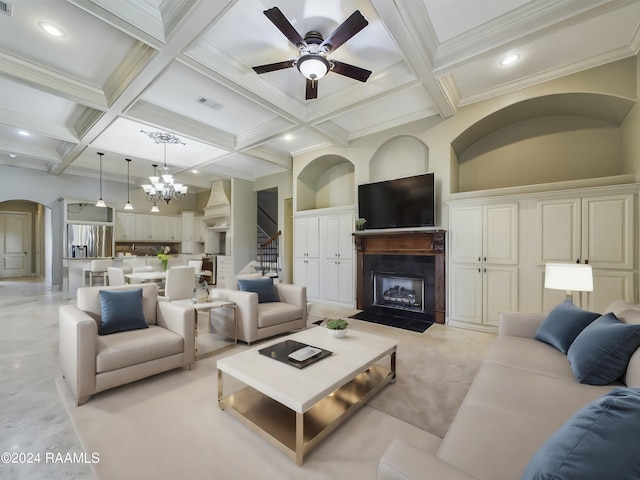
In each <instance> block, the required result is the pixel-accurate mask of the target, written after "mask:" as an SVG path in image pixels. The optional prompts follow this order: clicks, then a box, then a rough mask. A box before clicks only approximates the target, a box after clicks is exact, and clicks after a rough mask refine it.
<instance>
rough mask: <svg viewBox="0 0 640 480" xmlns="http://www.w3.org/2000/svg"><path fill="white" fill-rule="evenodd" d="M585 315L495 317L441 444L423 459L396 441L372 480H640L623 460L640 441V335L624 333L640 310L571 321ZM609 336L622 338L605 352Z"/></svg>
mask: <svg viewBox="0 0 640 480" xmlns="http://www.w3.org/2000/svg"><path fill="white" fill-rule="evenodd" d="M567 307H571V308H569V309H567ZM554 313H555V316H556V318H555V320H556V323H553V322H552V321H551V320H553V318H552V317H553V316H552V314H554ZM586 313H589V312H586ZM586 313H585V312H584V311H579V309H577V307H575V306H573V304H571V305H565V306H558V307H556V309H554V311H552V312H551V313H550V314H549V316H548V317H544V316H540V315H531V314H521V313H503V314H501V316H500V323H499V335H498V336H497V338H496V340H495V342H494V343H493V345H492V346H491V348H490V351H489V352H488V354H487V356H486V357H485V359H484V361H483V363H482V365H481V367H480V369H479V371H478V374H477V376H476V377H475V379H474V381H473V382H472V385H471V387H470V389H469V391H468V393H467V395H466V397H465V399H464V401H463V403H462V405H461V407H460V409H459V411H458V412H457V414H456V417H455V418H454V420H453V422H452V424H451V426H450V428H449V430H448V431H447V433H446V435H445V437H444V438H443V439H440V438H437V437H435V436H434V437H433V438H432V439H431V445H430V446H428V447H427V449H428V451H425V450H420V449H418V448H417V447H415V446H413V445H410V444H408V443H406V442H404V441H402V440H399V439H396V440H394V441H393V443H392V444H391V445H390V446H389V448H388V449H387V450H386V452H385V454H384V455H383V457H382V458H381V460H380V462H379V467H378V479H379V480H397V479H404V480H406V479H433V480H472V479H479V480H515V479H520V478H522V479H534V478H535V479H546V478H549V479H551V478H553V479H578V478H579V479H580V480H585V479H587V478H600V479H604V478H616V479H617V480H620V479H623V478H624V479H626V478H629V479H631V478H635V479H637V478H640V464H638V460H630V459H629V458H628V457H629V456H630V455H631V456H632V457H638V455H636V452H634V451H632V450H630V449H635V448H636V446H637V445H638V438H640V388H637V387H640V349H638V350H636V349H637V347H638V345H639V344H640V325H627V324H640V306H639V305H636V304H630V303H627V302H624V301H622V300H617V301H615V302H613V303H612V304H611V305H610V306H609V307H608V308H607V310H606V312H605V314H606V315H605V314H603V315H602V316H600V315H599V314H592V315H593V317H592V318H586V319H585V318H583V319H581V320H576V321H572V320H571V317H572V315H573V314H578V316H579V315H582V316H583V317H584V316H585V315H586ZM612 314H613V315H612ZM557 317H560V318H557ZM587 317H588V316H587ZM616 318H617V319H619V320H620V322H622V324H624V325H618V324H616V321H617V320H615V319H616ZM558 320H560V321H558ZM563 320H564V321H563ZM581 322H582V323H583V324H581ZM543 325H546V330H545V327H543ZM550 326H551V328H550ZM558 326H559V327H560V330H562V329H563V328H564V329H565V330H566V331H564V332H562V331H560V332H558V331H557V330H556V331H554V328H556V327H558ZM611 329H613V330H615V331H616V332H618V333H621V332H622V334H621V335H617V337H616V338H613V339H611V341H610V342H608V340H607V338H608V337H607V335H608V334H607V333H606V332H607V331H608V330H611ZM623 330H624V332H623ZM545 335H546V337H547V338H545ZM563 335H564V338H563ZM554 336H557V337H559V338H556V339H554V338H553V337H554ZM549 337H552V338H549ZM618 337H619V338H618ZM537 338H538V339H537ZM540 339H542V340H544V341H541V340H540ZM554 340H555V341H554ZM545 342H546V343H545ZM607 342H608V343H607ZM563 350H564V351H563ZM616 363H618V365H617V366H616V365H615V364H616ZM615 368H617V369H618V372H617V373H616V372H615V371H613V370H612V371H608V369H609V370H611V369H615ZM620 369H621V370H620ZM620 371H621V372H622V373H621V374H620ZM608 377H615V378H614V380H613V381H611V380H610V378H608ZM590 383H591V384H590ZM603 383H604V384H603ZM621 387H622V388H621ZM423 448H424V447H423ZM619 464H622V465H621V467H623V468H625V469H626V470H624V471H622V472H618V471H616V470H615V469H616V468H617V466H620V465H619ZM580 469H583V470H582V471H580ZM603 469H606V473H605V474H604V476H603V473H602V472H603ZM630 472H631V473H630Z"/></svg>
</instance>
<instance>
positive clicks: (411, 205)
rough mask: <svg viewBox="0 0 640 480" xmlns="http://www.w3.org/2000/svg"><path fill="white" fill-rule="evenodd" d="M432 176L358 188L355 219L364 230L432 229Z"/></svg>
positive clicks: (433, 222) (433, 205)
mask: <svg viewBox="0 0 640 480" xmlns="http://www.w3.org/2000/svg"><path fill="white" fill-rule="evenodd" d="M434 183H435V180H434V174H433V173H425V174H423V175H416V176H413V177H405V178H398V179H395V180H386V181H383V182H375V183H366V184H363V185H358V215H359V217H360V218H364V219H366V223H365V224H364V229H365V230H373V229H380V228H407V227H434V226H435V187H434Z"/></svg>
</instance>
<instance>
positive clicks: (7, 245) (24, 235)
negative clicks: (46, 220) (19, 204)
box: [0, 212, 31, 278]
mask: <svg viewBox="0 0 640 480" xmlns="http://www.w3.org/2000/svg"><path fill="white" fill-rule="evenodd" d="M0 255H2V259H1V261H0V277H2V278H8V277H25V276H27V275H30V274H31V214H30V213H20V212H15V213H14V212H0Z"/></svg>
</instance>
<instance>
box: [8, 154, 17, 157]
mask: <svg viewBox="0 0 640 480" xmlns="http://www.w3.org/2000/svg"><path fill="white" fill-rule="evenodd" d="M9 156H10V157H11V158H16V156H17V155H16V154H15V153H10V154H9Z"/></svg>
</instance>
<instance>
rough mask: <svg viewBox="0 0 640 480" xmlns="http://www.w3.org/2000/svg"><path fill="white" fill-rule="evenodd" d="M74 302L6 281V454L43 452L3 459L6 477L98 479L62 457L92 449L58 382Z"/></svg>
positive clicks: (0, 394)
mask: <svg viewBox="0 0 640 480" xmlns="http://www.w3.org/2000/svg"><path fill="white" fill-rule="evenodd" d="M68 302H69V301H68V300H65V299H64V298H63V294H62V292H58V291H50V290H47V288H46V286H45V284H44V282H43V281H42V280H41V279H37V278H35V279H34V278H16V279H0V454H4V453H5V452H7V453H9V454H13V455H14V456H15V455H18V454H26V455H29V454H33V455H34V456H35V455H36V454H40V459H41V461H40V462H39V463H28V464H25V463H5V462H4V461H2V462H0V478H1V479H11V480H26V479H28V480H39V479H62V478H64V479H91V478H93V475H92V473H91V470H90V467H89V465H88V464H87V463H82V462H80V463H78V462H73V461H71V462H65V461H60V460H61V459H65V457H66V456H67V454H70V456H73V455H74V454H75V455H76V456H81V455H82V454H87V455H90V453H91V452H84V450H83V449H82V446H81V445H80V443H79V441H78V438H77V437H76V434H75V431H74V429H73V426H72V424H71V422H70V420H69V417H68V416H67V413H66V411H65V409H64V406H63V404H62V402H61V400H60V396H59V394H58V390H57V388H56V385H55V383H54V381H55V379H57V378H60V377H61V375H62V373H61V371H60V367H59V362H58V307H59V306H60V305H63V304H65V303H68ZM338 310H339V309H338ZM354 312H355V311H354ZM318 313H321V314H324V315H329V314H330V313H334V314H337V315H338V316H340V315H341V314H344V313H345V312H341V311H335V312H333V311H332V309H331V308H329V309H327V310H326V311H322V312H318ZM349 313H351V312H349ZM199 317H200V315H199ZM319 318H321V317H319ZM199 323H200V322H199ZM205 323H206V322H205ZM202 337H204V335H203V336H202ZM202 337H201V340H204V338H202ZM202 347H204V348H203V350H206V346H204V345H202ZM58 454H61V455H58ZM47 455H49V457H48V461H47ZM34 458H35V457H34ZM3 459H4V457H3Z"/></svg>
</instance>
